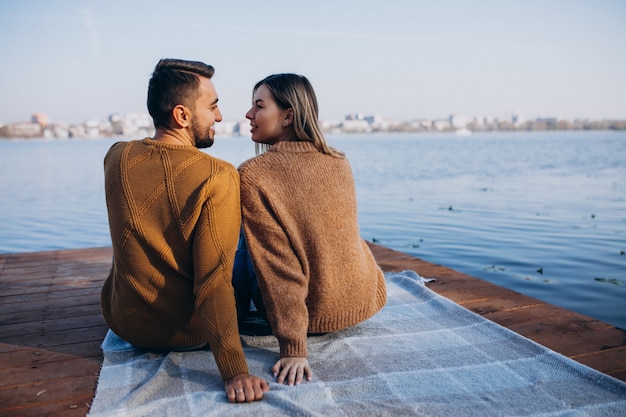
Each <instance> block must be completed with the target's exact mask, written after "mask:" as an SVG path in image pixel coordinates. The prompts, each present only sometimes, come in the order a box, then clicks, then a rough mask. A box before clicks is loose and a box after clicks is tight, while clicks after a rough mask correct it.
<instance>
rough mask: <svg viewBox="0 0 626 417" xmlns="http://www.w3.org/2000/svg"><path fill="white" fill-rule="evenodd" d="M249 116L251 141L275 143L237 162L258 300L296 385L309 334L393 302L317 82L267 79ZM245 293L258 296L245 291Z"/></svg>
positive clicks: (280, 367) (280, 368) (279, 365)
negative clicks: (323, 113) (321, 110)
mask: <svg viewBox="0 0 626 417" xmlns="http://www.w3.org/2000/svg"><path fill="white" fill-rule="evenodd" d="M246 118H247V119H249V120H250V126H251V130H250V131H251V133H252V140H253V141H254V142H256V144H257V146H258V145H262V146H264V147H265V148H267V150H266V152H264V153H262V154H260V155H257V156H256V157H254V158H252V159H250V160H248V161H246V162H244V163H243V164H242V165H241V166H240V167H239V173H240V177H241V204H242V215H243V231H244V235H245V242H243V245H242V246H244V245H245V243H247V250H248V252H249V256H250V259H251V261H252V265H253V267H254V268H253V271H252V275H254V273H256V278H257V279H258V289H259V290H260V296H261V297H260V298H261V299H262V300H258V299H257V298H255V304H256V305H257V309H258V310H259V311H261V312H264V313H265V314H266V316H267V319H268V321H269V323H270V326H271V328H272V332H273V333H274V335H275V336H276V338H277V339H278V342H279V345H280V359H279V360H278V361H277V362H276V364H275V365H274V366H273V368H272V372H273V374H274V376H275V377H276V378H277V382H278V383H281V384H282V383H283V382H286V383H288V384H289V385H294V384H299V383H301V382H302V380H303V378H306V379H307V380H311V378H312V376H313V373H312V371H311V368H310V367H309V364H308V361H307V334H310V333H327V332H333V331H337V330H341V329H343V328H346V327H349V326H352V325H355V324H357V323H359V322H362V321H364V320H366V319H368V318H370V317H371V316H373V315H374V314H375V313H376V312H378V311H379V310H380V309H381V308H382V307H383V306H384V305H385V303H386V300H387V293H386V288H385V280H384V276H383V273H382V271H381V270H380V268H379V267H378V265H377V264H376V261H375V260H374V257H373V256H372V253H371V251H370V250H369V248H368V246H367V244H366V243H365V241H364V240H363V239H361V237H360V235H359V226H358V221H357V205H356V195H355V189H354V179H353V177H352V170H351V168H350V164H349V163H348V161H347V160H346V158H345V157H344V155H343V153H341V152H339V151H337V150H335V149H333V148H331V147H330V146H329V145H328V144H327V143H326V140H325V138H324V136H323V134H322V132H321V130H320V128H319V126H318V107H317V99H316V97H315V92H314V91H313V87H312V86H311V84H310V83H309V81H308V80H307V79H306V78H305V77H303V76H300V75H296V74H276V75H271V76H269V77H267V78H265V79H263V80H261V81H259V82H258V83H257V84H256V85H255V87H254V90H253V99H252V108H251V109H250V110H249V111H248V113H247V114H246ZM242 249H245V246H244V247H243V248H242ZM242 253H245V251H243V252H240V255H241V254H242ZM236 264H237V265H236V268H235V276H234V278H233V279H234V281H240V280H241V276H238V275H240V274H239V272H238V271H242V272H243V274H244V275H245V271H246V270H247V269H248V268H246V264H245V261H244V260H243V259H241V258H238V260H237V262H236ZM236 286H237V285H236ZM238 301H239V303H240V305H244V306H245V307H246V308H247V307H248V306H249V305H250V299H249V298H248V297H247V296H245V297H244V299H243V300H241V298H240V299H239V300H238Z"/></svg>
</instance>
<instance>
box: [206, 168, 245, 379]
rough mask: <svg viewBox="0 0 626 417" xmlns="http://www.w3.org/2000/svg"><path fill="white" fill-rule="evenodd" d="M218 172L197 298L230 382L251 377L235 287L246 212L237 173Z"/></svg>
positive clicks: (219, 363)
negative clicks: (234, 273)
mask: <svg viewBox="0 0 626 417" xmlns="http://www.w3.org/2000/svg"><path fill="white" fill-rule="evenodd" d="M229 168H230V167H229ZM218 171H219V173H218V174H216V175H215V176H214V177H213V178H211V179H210V180H209V183H208V184H207V187H206V190H207V194H208V195H207V197H206V200H205V202H204V204H203V207H202V214H201V220H200V221H199V224H198V229H197V230H196V232H195V237H194V281H195V282H194V292H195V295H196V309H197V311H199V312H200V315H201V317H202V321H203V322H204V325H205V326H206V329H207V332H208V337H209V345H210V347H211V351H212V352H213V355H214V357H215V362H216V363H217V366H218V368H219V370H220V374H221V376H222V379H223V380H228V379H230V378H232V377H234V376H237V375H239V374H243V373H247V372H248V368H247V364H246V359H245V356H244V353H243V348H242V346H241V340H240V338H239V329H238V327H237V312H236V308H235V297H234V292H233V287H232V281H231V279H232V270H233V262H234V256H235V251H236V248H237V242H238V238H239V230H240V227H241V212H240V201H239V174H238V173H237V171H236V170H235V168H234V167H232V169H222V170H218Z"/></svg>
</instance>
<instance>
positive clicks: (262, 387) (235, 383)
mask: <svg viewBox="0 0 626 417" xmlns="http://www.w3.org/2000/svg"><path fill="white" fill-rule="evenodd" d="M224 390H225V391H226V396H227V397H228V402H231V403H235V402H237V403H243V402H252V401H258V400H260V399H262V398H263V393H264V392H267V391H269V390H270V386H269V384H268V383H267V381H266V380H264V379H262V378H259V377H257V376H254V375H250V374H241V375H237V376H236V377H234V378H231V379H229V380H228V381H226V382H225V383H224Z"/></svg>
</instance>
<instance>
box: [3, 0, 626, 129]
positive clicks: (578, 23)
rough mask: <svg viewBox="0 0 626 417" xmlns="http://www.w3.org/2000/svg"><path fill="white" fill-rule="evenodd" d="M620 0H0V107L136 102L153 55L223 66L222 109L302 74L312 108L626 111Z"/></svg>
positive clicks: (98, 111)
mask: <svg viewBox="0 0 626 417" xmlns="http://www.w3.org/2000/svg"><path fill="white" fill-rule="evenodd" d="M625 21H626V2H622V1H618V0H614V1H609V0H600V1H595V2H591V1H582V0H572V1H567V0H554V1H549V2H543V1H538V0H529V1H526V2H502V1H496V0H483V1H478V2H463V1H461V0H442V1H438V2H436V3H435V2H427V1H419V0H417V1H415V0H413V1H412V0H406V1H399V0H396V1H393V0H392V1H390V2H387V3H384V4H382V3H380V2H374V1H370V0H360V1H356V0H346V1H329V0H320V1H318V2H293V1H283V0H280V1H277V0H267V1H265V2H262V3H258V2H253V1H232V2H220V3H218V4H213V3H212V2H200V1H190V2H187V3H185V6H184V8H183V6H181V5H176V4H167V3H144V2H121V1H119V0H111V1H109V2H96V1H91V0H86V1H79V0H68V1H63V2H49V1H45V0H25V1H23V2H12V1H9V0H0V39H1V40H2V42H0V56H1V57H2V61H3V64H2V77H1V78H0V92H2V93H1V94H0V122H1V123H10V122H19V121H28V120H30V118H31V116H32V115H33V114H34V113H37V112H39V113H44V114H46V115H48V116H49V118H50V120H51V121H64V122H69V123H81V122H84V121H85V120H89V119H102V118H103V117H106V116H107V115H109V114H112V113H121V114H125V113H131V112H145V111H146V108H145V96H146V89H147V83H148V79H149V77H150V73H151V72H152V69H153V68H154V65H155V64H156V62H157V61H158V59H160V58H163V57H174V58H183V59H193V60H201V61H204V62H206V63H209V64H211V65H214V66H215V68H216V74H215V77H214V83H215V85H216V88H217V91H218V94H219V97H220V107H221V110H222V113H223V116H224V120H240V119H242V118H243V117H244V114H245V112H246V111H247V109H248V107H249V103H250V97H251V89H252V86H253V85H254V83H256V81H258V80H259V79H261V78H263V77H264V76H266V75H268V74H270V73H276V72H296V73H300V74H304V75H306V76H307V77H308V78H309V79H310V80H311V82H312V83H313V86H314V88H315V90H316V92H317V95H318V100H319V104H320V119H322V120H342V119H343V118H344V117H345V115H346V114H349V113H362V114H365V115H379V116H381V117H387V118H393V119H398V120H414V119H420V118H425V119H440V118H446V117H448V116H449V115H452V114H458V115H465V116H467V117H475V116H480V117H484V116H492V117H504V116H506V115H511V114H520V115H523V116H524V117H525V118H527V119H534V118H537V117H556V118H560V119H567V120H574V119H577V118H578V119H595V120H600V119H618V120H624V119H626V75H625V74H626V48H624V47H623V45H624V39H626V25H624V24H623V22H625Z"/></svg>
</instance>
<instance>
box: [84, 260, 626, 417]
mask: <svg viewBox="0 0 626 417" xmlns="http://www.w3.org/2000/svg"><path fill="white" fill-rule="evenodd" d="M386 279H387V290H388V303H387V305H386V306H385V307H384V308H383V310H381V311H380V312H379V313H378V314H377V315H375V316H374V317H373V318H371V319H369V320H367V321H366V322H364V323H361V324H359V325H357V326H354V327H351V328H349V329H346V330H344V331H341V332H337V333H333V334H327V335H323V336H315V337H310V338H309V340H308V343H309V363H310V365H311V368H312V369H313V372H314V375H315V377H314V380H313V381H311V382H304V383H303V384H302V385H300V386H297V387H289V386H285V385H279V384H276V383H275V382H273V378H272V376H271V375H270V368H271V366H272V365H273V364H274V362H275V361H276V360H277V358H278V353H277V352H278V344H277V342H276V339H275V338H274V337H273V336H246V335H243V336H242V339H243V343H244V349H245V352H246V357H247V360H248V365H249V367H250V372H251V373H253V374H255V375H258V376H262V377H264V378H266V379H267V380H268V381H271V383H270V387H271V391H269V392H267V393H266V394H265V398H264V399H263V400H262V401H259V402H255V403H247V404H230V403H228V401H227V399H226V396H225V394H224V390H223V383H222V381H221V379H220V376H219V372H218V371H217V367H216V365H215V362H214V360H213V357H212V354H211V352H210V351H208V350H200V351H193V352H184V353H182V352H178V353H173V352H172V353H167V354H157V353H152V352H146V351H142V350H139V349H135V348H133V347H132V346H130V345H129V344H128V343H126V342H124V341H123V340H121V339H119V338H118V337H117V336H116V335H115V334H113V333H112V332H109V333H108V335H107V336H106V338H105V340H104V343H103V351H104V364H103V367H102V371H101V373H100V379H99V382H98V387H97V392H96V397H95V399H94V402H93V405H92V407H91V410H90V413H89V416H90V417H104V416H106V417H109V416H111V417H112V416H151V417H158V416H177V417H186V416H359V417H365V416H416V415H419V416H446V417H451V416H463V417H467V416H481V417H484V416H498V417H500V416H602V417H606V416H625V415H626V384H624V383H623V382H621V381H619V380H617V379H614V378H612V377H609V376H607V375H604V374H602V373H599V372H597V371H595V370H593V369H591V368H588V367H585V366H583V365H581V364H579V363H577V362H575V361H573V360H570V359H568V358H566V357H564V356H562V355H560V354H557V353H555V352H553V351H551V350H549V349H547V348H545V347H543V346H540V345H538V344H536V343H535V342H533V341H531V340H528V339H526V338H524V337H522V336H520V335H518V334H516V333H514V332H512V331H510V330H508V329H506V328H504V327H501V326H499V325H497V324H495V323H493V322H491V321H489V320H487V319H485V318H483V317H481V316H479V315H476V314H474V313H472V312H470V311H468V310H466V309H465V308H463V307H461V306H459V305H457V304H455V303H453V302H451V301H450V300H448V299H446V298H444V297H441V296H439V295H438V294H436V293H434V292H433V291H431V290H429V289H428V288H427V287H426V286H425V285H423V282H424V279H423V278H421V277H419V276H418V275H417V274H416V273H415V272H413V271H404V272H401V273H387V274H386Z"/></svg>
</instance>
